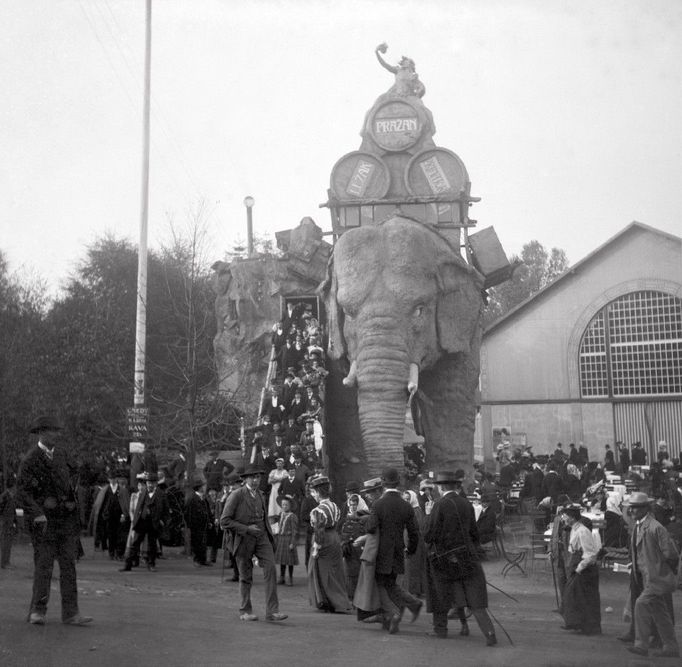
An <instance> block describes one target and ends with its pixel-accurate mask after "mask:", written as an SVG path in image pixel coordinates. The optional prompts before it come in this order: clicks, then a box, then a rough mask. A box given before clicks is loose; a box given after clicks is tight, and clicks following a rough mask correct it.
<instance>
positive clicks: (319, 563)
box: [308, 530, 352, 613]
mask: <svg viewBox="0 0 682 667" xmlns="http://www.w3.org/2000/svg"><path fill="white" fill-rule="evenodd" d="M308 598H309V600H310V604H311V605H312V606H313V607H316V608H317V609H320V610H321V611H330V612H339V613H347V612H350V611H351V609H352V605H351V603H350V600H349V599H348V595H347V593H346V571H345V568H344V565H343V555H342V553H341V540H340V539H339V534H338V533H337V532H336V530H325V531H324V544H322V545H321V546H320V549H319V551H318V552H317V556H312V555H311V557H310V560H309V561H308Z"/></svg>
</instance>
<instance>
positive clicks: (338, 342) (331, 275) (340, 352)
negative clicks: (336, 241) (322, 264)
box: [317, 253, 346, 359]
mask: <svg viewBox="0 0 682 667" xmlns="http://www.w3.org/2000/svg"><path fill="white" fill-rule="evenodd" d="M337 290H338V283H337V280H336V272H335V271H334V254H333V253H332V255H331V257H330V258H329V262H328V263H327V277H326V279H325V280H324V282H323V283H322V284H321V285H320V286H319V287H318V288H317V292H318V294H320V296H321V297H322V299H323V300H324V306H325V310H326V313H327V325H328V327H329V344H328V346H327V354H328V356H329V357H330V358H331V359H340V358H341V357H343V356H344V355H345V354H346V340H345V338H344V337H343V310H341V308H340V307H339V303H338V301H337V300H336V293H337Z"/></svg>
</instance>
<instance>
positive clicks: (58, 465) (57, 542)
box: [17, 417, 92, 625]
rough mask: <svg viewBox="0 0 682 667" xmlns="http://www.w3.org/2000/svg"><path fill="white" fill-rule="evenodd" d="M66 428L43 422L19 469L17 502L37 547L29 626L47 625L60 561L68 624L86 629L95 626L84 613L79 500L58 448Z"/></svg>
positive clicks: (64, 616) (64, 618) (34, 430)
mask: <svg viewBox="0 0 682 667" xmlns="http://www.w3.org/2000/svg"><path fill="white" fill-rule="evenodd" d="M60 430H61V424H60V423H59V422H58V421H57V420H56V419H53V418H51V417H39V418H38V419H37V420H36V421H35V422H34V423H33V425H32V427H31V429H30V433H33V434H35V436H36V446H35V447H32V448H31V449H30V450H29V451H28V453H27V454H26V455H25V456H24V458H23V460H22V462H21V465H20V466H19V475H18V479H17V499H18V501H19V503H20V504H21V506H22V507H23V508H24V512H25V514H24V516H25V521H26V522H27V525H28V528H29V531H30V533H31V542H32V544H33V563H34V570H33V597H32V598H31V609H30V612H29V617H28V621H29V623H31V624H33V625H45V622H46V619H45V615H46V613H47V603H48V600H49V599H50V582H51V581H52V570H53V568H54V561H55V559H56V560H57V562H58V563H59V586H60V590H61V595H62V623H65V624H66V625H86V624H88V623H90V622H91V621H92V618H90V617H89V616H83V615H81V613H80V612H79V610H78V588H77V584H76V555H77V552H78V536H79V534H80V522H79V519H78V507H77V503H76V495H75V491H74V488H73V486H72V484H71V479H70V473H69V467H68V464H67V461H66V457H65V454H64V452H63V451H62V450H61V449H59V448H55V443H56V441H57V438H58V436H59V431H60Z"/></svg>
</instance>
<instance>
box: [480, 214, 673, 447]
mask: <svg viewBox="0 0 682 667" xmlns="http://www.w3.org/2000/svg"><path fill="white" fill-rule="evenodd" d="M502 429H507V432H509V433H510V436H511V440H512V442H517V443H519V444H528V445H532V446H533V452H534V453H536V454H547V453H551V452H552V451H554V449H555V448H556V445H557V443H558V442H561V443H563V446H564V451H567V450H568V444H569V443H571V442H574V443H575V444H576V445H578V443H580V442H583V443H584V444H585V446H586V447H587V448H588V451H589V453H590V459H591V460H603V457H604V445H605V444H607V443H608V444H611V445H612V446H613V443H614V442H616V441H619V440H621V441H623V442H624V443H626V444H627V445H631V444H632V443H633V442H636V441H640V442H641V443H642V445H643V447H644V449H645V450H646V451H647V452H648V454H649V461H651V460H652V458H653V459H654V460H655V453H656V450H657V444H658V442H659V441H660V440H665V441H666V443H667V445H668V450H669V452H670V453H671V455H672V456H674V457H679V456H680V449H681V448H682V239H680V238H679V237H677V236H674V235H672V234H668V233H665V232H662V231H660V230H657V229H654V228H652V227H649V226H647V225H643V224H641V223H638V222H633V223H632V224H630V225H628V226H627V227H626V228H625V229H623V230H622V231H621V232H620V233H619V234H617V235H616V236H614V237H613V238H611V239H610V240H609V241H607V242H606V243H604V245H602V246H600V247H599V248H597V249H596V250H595V251H594V252H592V253H591V254H590V255H588V256H587V257H585V258H584V259H583V260H581V261H580V262H578V263H577V264H575V265H574V266H572V267H571V268H570V269H569V270H568V271H566V272H565V273H564V274H562V275H561V276H560V277H559V278H558V279H557V280H555V281H554V282H553V283H552V284H551V285H548V286H547V287H546V288H545V289H543V290H541V291H540V292H538V293H537V294H535V295H534V296H533V297H531V298H530V299H528V300H526V301H524V302H523V303H521V304H520V305H519V306H517V307H516V308H515V309H513V310H512V311H510V312H509V313H507V314H506V315H505V316H504V317H502V318H500V319H499V320H497V321H496V322H494V323H493V324H492V325H491V326H489V327H488V328H487V329H486V331H485V333H484V336H483V344H482V347H481V410H480V414H479V417H478V422H477V442H478V443H479V445H480V446H481V448H482V453H483V454H484V455H485V457H486V458H489V457H492V456H493V448H494V445H495V444H496V442H497V438H499V433H500V432H501V431H502ZM479 453H480V452H479Z"/></svg>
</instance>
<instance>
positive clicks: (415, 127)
mask: <svg viewBox="0 0 682 667" xmlns="http://www.w3.org/2000/svg"><path fill="white" fill-rule="evenodd" d="M422 128H423V124H422V120H421V118H420V115H419V113H418V112H417V109H415V107H413V106H412V104H410V103H409V102H407V101H404V100H391V101H389V102H385V103H384V104H380V105H379V106H378V107H377V108H376V110H375V111H374V112H373V113H372V116H371V122H370V126H369V129H370V133H371V135H372V138H373V139H374V141H375V142H376V143H377V145H378V146H379V147H381V148H383V149H384V150H386V151H404V150H406V149H408V148H410V147H412V146H414V144H415V143H417V141H418V140H419V137H420V135H421V133H422Z"/></svg>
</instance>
